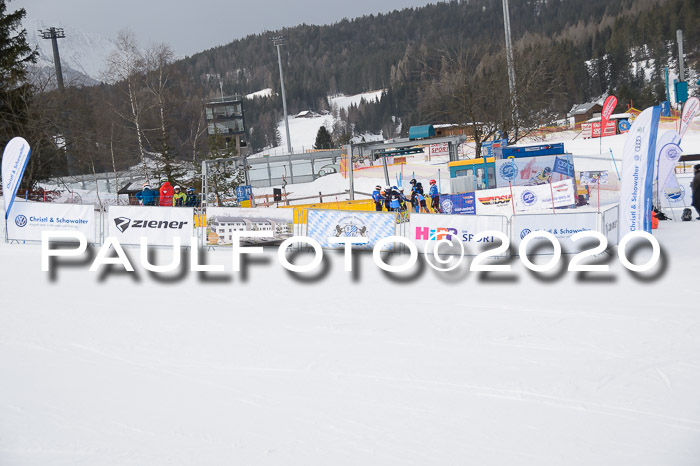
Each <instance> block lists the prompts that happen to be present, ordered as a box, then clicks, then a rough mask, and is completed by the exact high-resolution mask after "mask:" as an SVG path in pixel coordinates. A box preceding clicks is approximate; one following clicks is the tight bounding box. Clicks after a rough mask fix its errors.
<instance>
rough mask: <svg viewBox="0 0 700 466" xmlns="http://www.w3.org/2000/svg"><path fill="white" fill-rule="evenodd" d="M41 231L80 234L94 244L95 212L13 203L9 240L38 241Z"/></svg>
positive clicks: (89, 208) (83, 207)
mask: <svg viewBox="0 0 700 466" xmlns="http://www.w3.org/2000/svg"><path fill="white" fill-rule="evenodd" d="M42 231H79V232H80V233H82V234H84V235H85V237H86V238H87V240H88V242H89V243H94V242H95V213H94V212H93V207H92V205H75V204H46V203H43V202H42V203H39V202H16V203H15V205H14V208H13V209H12V213H11V214H10V216H9V217H8V219H7V237H8V239H11V240H27V241H41V232H42Z"/></svg>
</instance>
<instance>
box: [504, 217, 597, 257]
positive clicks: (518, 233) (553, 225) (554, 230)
mask: <svg viewBox="0 0 700 466" xmlns="http://www.w3.org/2000/svg"><path fill="white" fill-rule="evenodd" d="M597 217H598V214H597V213H596V212H585V213H577V214H569V213H567V214H563V213H562V214H537V215H516V216H514V217H513V238H512V241H513V246H514V247H516V248H517V247H519V246H520V241H521V240H522V239H523V238H525V236H527V235H529V234H530V233H532V232H533V231H547V232H549V233H551V234H553V235H554V237H555V238H557V240H559V243H560V244H561V248H562V252H578V251H581V250H583V248H582V247H581V245H582V244H583V243H588V246H589V247H590V241H586V240H582V241H579V242H576V243H574V242H573V241H571V236H573V235H574V234H576V233H578V232H580V231H597V226H598V222H597V220H598V219H597ZM544 241H546V240H544Z"/></svg>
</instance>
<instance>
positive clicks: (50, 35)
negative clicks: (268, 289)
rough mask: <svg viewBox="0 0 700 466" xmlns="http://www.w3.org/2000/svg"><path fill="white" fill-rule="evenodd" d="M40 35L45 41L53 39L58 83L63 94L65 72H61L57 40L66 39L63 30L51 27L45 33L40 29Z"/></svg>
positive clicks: (52, 44)
mask: <svg viewBox="0 0 700 466" xmlns="http://www.w3.org/2000/svg"><path fill="white" fill-rule="evenodd" d="M39 34H41V37H42V38H43V39H51V46H52V47H53V63H54V66H55V67H56V81H57V83H58V88H59V89H60V90H61V92H63V71H62V70H61V57H60V56H59V55H58V41H57V40H56V39H64V38H65V37H66V34H65V32H63V28H55V27H50V28H48V29H46V30H44V31H42V30H41V29H39Z"/></svg>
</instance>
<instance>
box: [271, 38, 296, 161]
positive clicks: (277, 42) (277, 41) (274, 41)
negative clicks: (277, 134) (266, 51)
mask: <svg viewBox="0 0 700 466" xmlns="http://www.w3.org/2000/svg"><path fill="white" fill-rule="evenodd" d="M270 40H271V41H272V45H274V46H275V47H277V62H278V63H279V66H280V84H281V85H282V107H283V108H284V128H285V129H286V130H287V153H289V154H291V153H292V140H291V139H290V137H289V120H288V119H287V96H286V95H285V93H284V75H283V74H282V54H281V53H280V46H281V45H284V36H275V37H270Z"/></svg>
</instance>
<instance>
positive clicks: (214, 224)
mask: <svg viewBox="0 0 700 466" xmlns="http://www.w3.org/2000/svg"><path fill="white" fill-rule="evenodd" d="M238 231H271V232H272V233H273V237H272V238H248V239H247V238H241V240H240V244H241V245H255V244H260V243H264V242H270V241H277V242H280V243H281V242H282V241H284V240H285V239H287V238H289V237H291V236H293V231H294V210H293V209H272V208H257V209H247V208H241V207H208V208H207V233H206V238H207V245H209V246H226V245H231V243H232V241H233V232H238Z"/></svg>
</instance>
